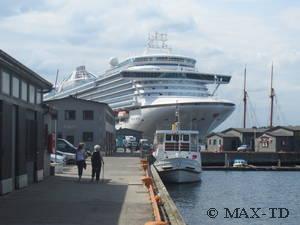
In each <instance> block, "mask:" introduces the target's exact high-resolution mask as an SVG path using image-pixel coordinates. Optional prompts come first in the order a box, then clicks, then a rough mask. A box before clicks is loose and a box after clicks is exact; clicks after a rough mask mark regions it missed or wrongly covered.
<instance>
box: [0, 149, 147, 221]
mask: <svg viewBox="0 0 300 225" xmlns="http://www.w3.org/2000/svg"><path fill="white" fill-rule="evenodd" d="M117 154H119V155H115V156H113V157H105V158H104V161H105V167H104V182H99V183H96V182H93V183H91V182H90V179H91V178H90V176H91V175H90V174H91V166H90V163H89V161H87V162H88V165H87V169H86V170H84V172H83V179H82V181H81V182H80V183H79V182H78V181H77V168H76V167H75V166H67V167H66V168H64V173H63V174H59V175H56V176H51V177H48V178H46V179H45V180H44V181H43V182H40V183H37V184H33V185H30V186H29V187H27V188H24V189H21V190H18V191H15V192H13V193H10V194H8V195H4V196H1V197H0V224H1V225H2V224H3V225H4V224H5V225H10V224H11V225H12V224H13V225H21V224H22V225H38V224H41V225H46V224H47V225H49V224H51V225H94V224H95V225H96V224H97V225H99V224H101V225H125V224H126V225H141V224H142V225H143V224H145V223H146V222H147V221H153V214H152V208H151V203H150V201H149V193H148V191H147V189H146V188H145V186H144V185H143V184H142V182H141V177H142V176H143V175H144V172H143V170H142V169H141V166H140V159H139V158H138V157H133V156H132V155H130V154H126V153H123V154H120V153H117ZM101 177H102V174H101Z"/></svg>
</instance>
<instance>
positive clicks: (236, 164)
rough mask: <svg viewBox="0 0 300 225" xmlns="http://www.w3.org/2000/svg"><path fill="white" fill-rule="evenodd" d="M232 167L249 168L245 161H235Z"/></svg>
mask: <svg viewBox="0 0 300 225" xmlns="http://www.w3.org/2000/svg"><path fill="white" fill-rule="evenodd" d="M232 166H233V167H235V168H241V167H247V166H248V163H247V161H246V160H244V159H235V160H234V161H233V165H232Z"/></svg>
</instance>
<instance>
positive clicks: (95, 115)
mask: <svg viewBox="0 0 300 225" xmlns="http://www.w3.org/2000/svg"><path fill="white" fill-rule="evenodd" d="M46 104H48V105H50V106H51V107H53V108H55V109H56V110H57V130H56V131H57V137H58V138H63V139H66V140H67V141H69V142H70V143H72V144H73V145H75V146H77V145H78V144H79V143H80V142H83V143H85V147H86V149H87V150H93V146H94V145H96V144H100V145H101V146H102V147H103V150H105V151H106V153H107V154H111V153H112V151H114V150H115V137H116V134H115V133H116V132H115V120H114V113H113V111H112V109H111V108H110V107H109V106H108V105H107V104H106V103H100V102H95V101H89V100H84V99H80V98H76V97H73V96H69V97H66V98H61V99H54V100H49V101H46Z"/></svg>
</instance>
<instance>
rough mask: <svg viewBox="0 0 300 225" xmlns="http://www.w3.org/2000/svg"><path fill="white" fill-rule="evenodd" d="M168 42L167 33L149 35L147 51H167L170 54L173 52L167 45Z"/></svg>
mask: <svg viewBox="0 0 300 225" xmlns="http://www.w3.org/2000/svg"><path fill="white" fill-rule="evenodd" d="M167 41H168V34H165V33H158V32H155V33H149V34H148V43H147V51H149V50H150V49H156V50H158V49H159V50H167V51H168V52H170V51H171V48H170V47H168V45H167Z"/></svg>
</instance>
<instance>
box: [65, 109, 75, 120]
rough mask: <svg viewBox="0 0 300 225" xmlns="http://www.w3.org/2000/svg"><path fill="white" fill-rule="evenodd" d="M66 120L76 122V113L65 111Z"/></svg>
mask: <svg viewBox="0 0 300 225" xmlns="http://www.w3.org/2000/svg"><path fill="white" fill-rule="evenodd" d="M65 120H76V111H75V110H65Z"/></svg>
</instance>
